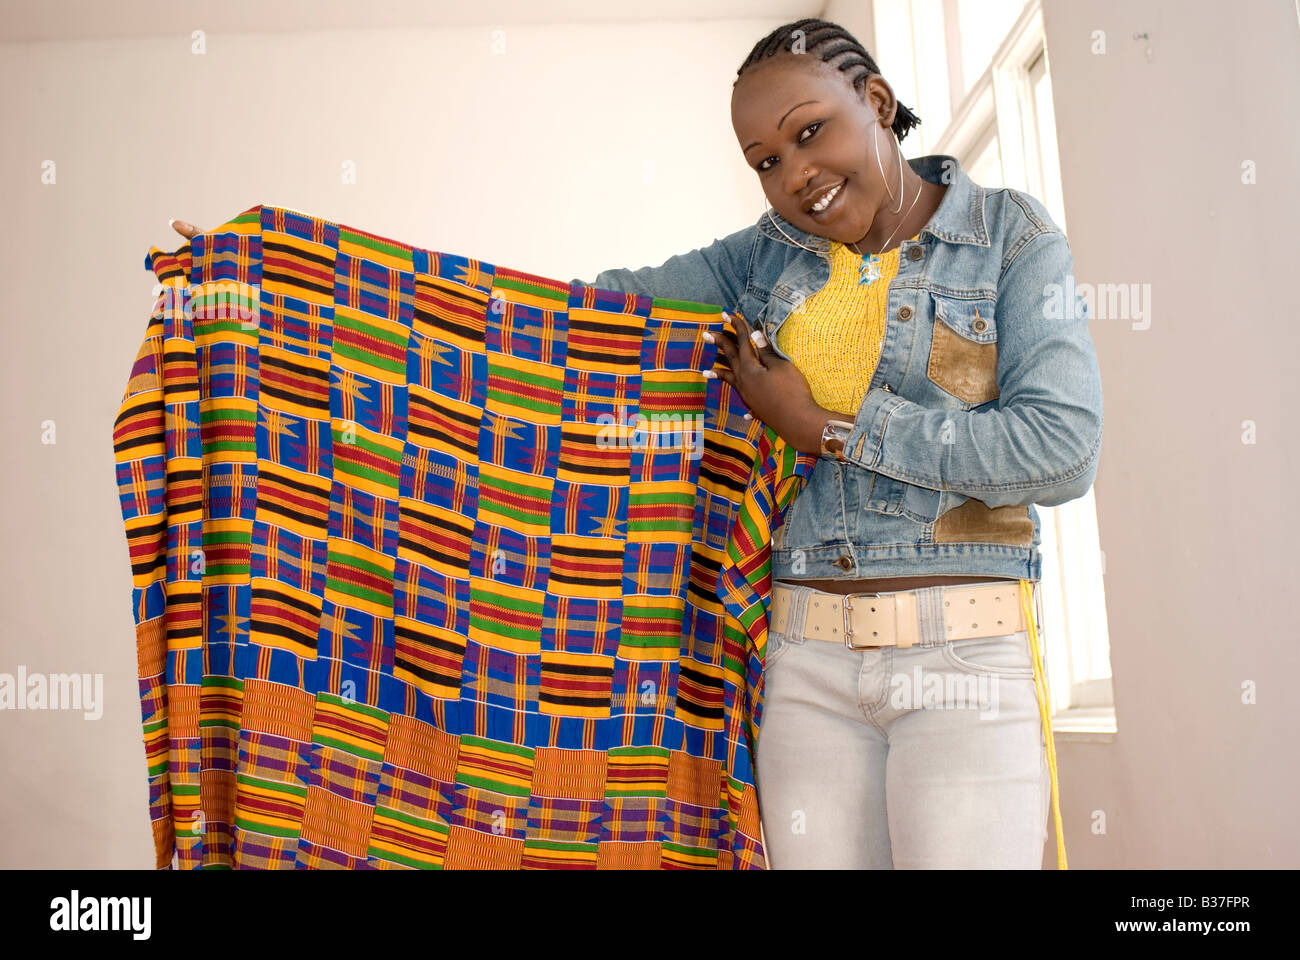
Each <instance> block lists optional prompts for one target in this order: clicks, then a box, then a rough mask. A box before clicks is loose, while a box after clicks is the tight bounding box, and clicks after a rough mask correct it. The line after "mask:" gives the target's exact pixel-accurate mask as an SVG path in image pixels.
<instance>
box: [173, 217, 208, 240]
mask: <svg viewBox="0 0 1300 960" xmlns="http://www.w3.org/2000/svg"><path fill="white" fill-rule="evenodd" d="M171 225H172V229H173V230H175V231H176V232H177V233H179V234H180V235H181V236H182V237H184V238H185V239H186V240H193V239H194V238H195V237H197V236H198V235H199V234H200V233H202V232H203V231H202V230H200V229H199V228H198V227H196V226H194V224H192V223H186V222H185V221H184V220H173V221H172V222H171Z"/></svg>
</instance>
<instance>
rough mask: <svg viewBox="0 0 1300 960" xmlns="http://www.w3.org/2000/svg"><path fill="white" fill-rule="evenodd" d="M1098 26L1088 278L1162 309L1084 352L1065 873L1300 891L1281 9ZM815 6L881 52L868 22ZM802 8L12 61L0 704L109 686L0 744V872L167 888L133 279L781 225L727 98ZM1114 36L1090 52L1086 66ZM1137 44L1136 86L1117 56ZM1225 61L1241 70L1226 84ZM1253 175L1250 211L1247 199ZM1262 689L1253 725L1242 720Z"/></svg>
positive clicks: (1092, 22) (625, 253)
mask: <svg viewBox="0 0 1300 960" xmlns="http://www.w3.org/2000/svg"><path fill="white" fill-rule="evenodd" d="M791 6H794V7H796V8H797V7H798V5H797V4H795V5H791ZM1083 6H1084V5H1079V4H1074V3H1070V2H1064V0H1048V2H1047V4H1046V17H1047V25H1048V30H1049V44H1050V49H1051V58H1052V63H1051V66H1052V72H1053V78H1054V82H1055V85H1056V111H1057V121H1058V127H1059V130H1060V139H1061V157H1062V167H1063V171H1062V173H1063V178H1064V186H1065V192H1066V211H1067V217H1068V222H1069V226H1070V236H1071V243H1072V246H1073V248H1074V250H1075V256H1076V261H1077V264H1078V275H1079V278H1080V280H1087V281H1091V282H1121V281H1122V282H1139V283H1151V284H1152V287H1153V289H1154V295H1153V302H1154V308H1155V309H1154V317H1153V322H1152V325H1151V327H1150V329H1149V330H1146V331H1140V332H1139V331H1132V330H1130V329H1128V327H1127V325H1126V324H1124V323H1109V324H1095V325H1094V337H1095V339H1096V342H1097V345H1098V351H1099V353H1100V355H1101V366H1102V374H1103V378H1104V380H1105V395H1106V406H1107V423H1106V427H1107V432H1106V438H1105V441H1104V445H1103V453H1102V462H1101V468H1100V474H1099V477H1098V481H1097V485H1096V492H1097V503H1098V512H1099V514H1100V524H1101V537H1102V545H1103V547H1104V548H1105V550H1106V556H1107V578H1106V592H1107V598H1108V603H1109V610H1108V615H1109V618H1110V629H1111V648H1112V658H1113V661H1114V667H1115V691H1116V698H1117V706H1118V713H1119V735H1118V736H1117V738H1116V740H1115V742H1114V743H1112V744H1078V743H1062V744H1061V745H1060V750H1059V761H1060V765H1061V783H1062V792H1063V800H1064V806H1063V810H1062V813H1063V815H1064V816H1065V817H1066V820H1067V823H1068V827H1067V834H1066V836H1067V842H1068V845H1069V851H1070V857H1071V865H1072V866H1076V867H1090V866H1122V867H1129V866H1132V867H1152V866H1296V865H1300V849H1298V845H1297V832H1296V829H1295V828H1294V826H1293V825H1292V824H1291V815H1292V809H1293V807H1294V803H1293V802H1292V801H1290V800H1289V799H1288V798H1289V797H1293V796H1294V794H1295V792H1296V787H1297V784H1296V776H1295V769H1294V767H1295V765H1294V762H1293V757H1294V743H1295V734H1296V723H1295V720H1294V719H1293V717H1294V713H1293V711H1291V710H1290V709H1288V707H1289V704H1287V699H1288V693H1289V691H1287V690H1286V689H1285V688H1284V687H1283V686H1282V682H1283V680H1284V678H1285V677H1287V676H1294V675H1296V674H1297V671H1296V669H1295V668H1296V667H1297V666H1298V664H1297V654H1296V650H1295V645H1294V644H1295V639H1296V630H1295V627H1294V626H1293V625H1292V624H1291V623H1290V622H1289V621H1284V620H1283V617H1282V613H1281V609H1282V608H1281V605H1280V603H1279V599H1280V598H1281V596H1282V595H1283V592H1284V591H1285V589H1286V587H1287V586H1288V584H1287V582H1286V581H1287V575H1288V574H1289V573H1291V572H1292V568H1291V567H1290V566H1288V559H1289V551H1288V549H1287V547H1288V545H1289V543H1290V542H1291V541H1294V539H1295V534H1296V529H1295V510H1294V508H1293V507H1291V506H1290V503H1291V501H1290V498H1288V497H1286V496H1285V493H1286V491H1284V490H1283V489H1282V484H1281V477H1282V476H1283V474H1284V472H1288V473H1290V474H1294V472H1295V470H1294V468H1295V466H1296V464H1295V457H1294V446H1293V444H1289V443H1288V441H1291V440H1293V438H1294V435H1295V430H1294V428H1293V426H1292V425H1291V424H1290V423H1289V422H1288V420H1287V419H1286V414H1287V413H1289V411H1290V410H1291V409H1293V408H1295V406H1296V399H1297V398H1296V396H1295V387H1294V380H1293V379H1288V378H1285V377H1284V376H1283V371H1282V365H1283V364H1284V363H1289V364H1291V365H1292V366H1293V365H1294V360H1293V358H1294V355H1295V347H1296V342H1295V341H1296V338H1295V334H1294V333H1293V330H1294V326H1293V323H1292V318H1291V314H1292V313H1293V312H1294V311H1293V310H1292V309H1291V308H1290V307H1289V306H1288V301H1289V298H1288V297H1287V296H1286V295H1285V294H1283V295H1282V296H1281V297H1278V296H1275V295H1274V294H1273V293H1272V291H1271V290H1269V289H1268V287H1267V285H1266V282H1265V281H1266V279H1271V278H1274V277H1281V278H1288V277H1289V273H1288V269H1289V267H1290V263H1289V260H1290V259H1291V258H1292V256H1293V254H1294V242H1293V241H1290V240H1289V239H1288V238H1289V233H1288V231H1287V227H1286V225H1287V223H1288V222H1289V221H1291V220H1295V219H1297V214H1300V210H1297V202H1296V193H1295V190H1294V187H1293V186H1292V187H1291V188H1290V189H1288V186H1287V181H1286V180H1285V179H1284V178H1285V177H1287V176H1288V175H1289V174H1291V172H1292V171H1294V170H1295V169H1296V168H1297V163H1296V159H1297V149H1296V148H1297V143H1296V139H1295V138H1296V133H1295V124H1294V117H1295V116H1296V115H1297V110H1296V107H1297V104H1296V91H1297V89H1300V85H1298V84H1297V83H1296V80H1297V76H1296V74H1297V56H1296V49H1297V48H1296V44H1295V36H1296V23H1295V15H1294V11H1293V10H1292V8H1291V6H1290V5H1289V4H1282V3H1278V4H1268V3H1265V2H1263V0H1252V2H1250V3H1246V4H1233V5H1231V7H1230V9H1232V10H1233V11H1234V16H1238V17H1239V16H1241V14H1239V13H1237V11H1239V10H1240V9H1241V8H1243V7H1247V8H1251V10H1250V11H1249V18H1248V19H1246V20H1245V21H1242V20H1240V19H1232V18H1230V17H1228V16H1227V15H1226V14H1225V10H1227V9H1229V7H1228V6H1227V5H1221V4H1212V3H1208V2H1184V3H1179V4H1176V5H1175V4H1173V3H1172V2H1170V3H1163V4H1162V3H1155V2H1150V0H1147V2H1120V0H1106V2H1097V3H1092V4H1089V5H1087V8H1086V9H1084V8H1083ZM1175 7H1176V8H1177V15H1175V13H1173V12H1171V11H1172V10H1173V9H1174V8H1175ZM826 11H827V12H826V15H827V16H828V17H830V18H831V19H837V20H839V21H840V22H842V23H845V24H846V25H848V26H850V27H851V28H853V29H856V30H857V31H858V33H859V36H860V37H861V38H862V39H863V40H864V42H867V43H870V40H869V29H867V27H866V24H867V22H869V21H868V17H867V16H866V14H868V13H869V8H868V6H867V5H866V4H865V3H862V4H856V3H832V4H830V5H829V6H828V7H827V8H826ZM816 12H817V11H816V10H815V9H814V10H800V9H794V10H792V11H791V12H790V14H789V15H782V16H780V17H776V18H773V19H770V20H762V21H731V22H725V21H702V22H693V23H686V22H675V23H638V24H635V25H618V24H599V23H583V24H576V25H566V26H545V25H537V24H534V25H530V26H519V27H510V26H508V25H507V26H506V27H505V29H506V36H505V42H506V53H505V54H504V55H494V54H492V53H490V51H489V43H490V41H491V37H490V35H489V29H490V27H489V26H486V25H485V26H461V27H457V28H456V29H447V30H439V29H434V28H429V27H427V26H421V27H420V28H419V29H415V28H408V29H389V30H381V31H356V32H349V31H342V30H339V31H333V32H325V33H295V32H278V33H267V34H255V33H232V32H210V33H209V34H208V35H207V53H206V54H204V55H202V56H196V55H194V54H192V53H191V52H190V44H191V41H190V38H189V35H188V28H185V29H183V30H181V31H180V32H178V33H175V34H171V35H165V36H156V35H155V36H143V35H142V36H138V37H131V36H115V37H113V38H112V39H109V40H96V39H77V40H66V41H64V40H54V41H40V42H30V41H21V42H10V43H4V44H0V84H2V86H0V89H3V90H5V91H6V95H5V97H4V98H3V99H2V100H0V120H2V121H3V130H4V135H3V137H0V141H2V142H3V145H2V146H0V197H3V203H2V206H0V209H3V212H4V215H5V216H6V218H7V219H8V221H9V229H7V230H5V231H3V233H0V264H3V265H4V267H3V269H4V271H5V281H6V282H5V283H4V284H3V285H2V286H0V316H3V318H4V319H3V324H4V332H5V335H6V347H7V349H6V350H5V353H4V361H3V362H4V374H5V375H4V377H3V381H2V382H0V391H2V393H0V398H2V399H3V403H4V410H5V411H6V413H7V416H6V423H7V426H8V431H9V433H8V441H7V444H6V453H7V462H6V464H5V467H4V469H3V470H0V503H3V504H4V505H5V508H4V510H3V513H0V517H2V520H0V523H2V524H3V526H0V536H2V537H3V541H4V543H5V544H6V545H7V548H8V549H7V550H6V551H5V558H6V559H5V560H4V561H3V563H4V566H3V570H2V571H0V599H2V600H3V607H4V611H5V616H4V618H3V621H0V623H2V624H3V625H2V626H0V672H11V673H12V672H14V671H15V670H16V669H17V667H18V666H19V665H20V664H21V665H24V666H25V667H26V669H27V670H28V671H32V672H43V673H58V672H86V673H100V674H103V677H104V698H105V707H104V713H103V717H102V718H101V719H99V720H93V721H92V720H85V719H82V717H81V715H80V714H74V713H70V712H56V711H44V712H9V711H5V712H2V713H0V762H2V764H3V766H2V767H0V769H3V771H4V774H5V777H6V787H7V789H5V790H4V791H0V823H2V824H3V826H4V830H3V839H0V866H50V867H71V866H88V867H139V868H146V867H148V866H151V864H152V844H151V841H150V836H149V827H148V820H147V813H146V809H145V804H146V799H147V798H146V790H145V769H144V756H143V747H142V745H141V730H140V715H139V699H138V694H137V690H136V681H135V676H136V665H135V660H134V637H133V632H132V628H131V623H132V620H131V611H130V578H129V573H128V567H127V557H126V545H125V539H124V536H123V532H122V524H121V518H120V512H119V507H118V502H117V498H116V491H115V486H114V480H113V460H112V446H111V432H112V420H113V417H114V415H115V413H116V411H117V406H118V402H119V400H120V398H121V393H122V390H123V388H124V387H125V384H126V378H127V374H128V372H129V369H130V364H131V361H132V359H133V357H134V355H135V351H136V348H137V346H138V344H139V342H140V339H141V337H142V336H143V332H144V326H145V322H146V320H147V317H148V313H149V310H150V307H151V305H152V298H151V296H150V288H151V275H150V274H148V273H146V272H145V271H144V269H143V258H144V255H145V253H146V252H147V250H148V248H149V247H150V246H151V245H159V246H162V247H164V248H165V249H172V248H174V247H176V246H178V245H179V243H180V241H179V238H178V237H176V236H175V235H174V234H172V233H171V231H170V230H169V229H168V227H167V218H168V217H171V216H179V217H186V218H189V219H192V220H194V221H195V222H197V223H198V224H200V225H201V226H212V225H215V224H216V223H218V222H219V221H221V220H224V219H226V218H228V217H230V216H232V215H234V214H236V213H238V212H239V211H241V210H243V209H245V208H246V207H249V206H251V205H253V204H256V203H259V202H266V203H274V204H281V205H285V206H290V207H295V208H299V209H303V210H306V211H308V212H311V213H313V214H317V215H320V216H324V217H328V218H330V219H333V220H335V221H340V222H343V223H348V224H352V225H355V226H359V227H362V228H364V229H368V230H372V231H375V232H379V233H382V234H385V235H387V236H390V237H394V238H396V239H400V240H405V241H410V242H416V243H422V244H425V245H427V246H429V247H432V248H434V249H441V250H446V251H453V252H457V253H462V254H466V255H470V256H478V257H481V258H484V259H487V260H491V261H497V262H501V263H505V264H509V265H511V266H516V267H521V268H525V269H530V270H532V271H533V272H536V273H540V274H543V275H549V276H554V277H559V278H568V277H571V276H593V275H594V274H595V273H596V272H597V271H598V270H600V269H603V268H606V267H611V266H641V265H643V264H646V263H658V262H660V261H661V260H662V259H664V258H665V257H667V256H668V255H670V254H672V253H676V252H680V251H682V250H686V249H690V248H692V247H695V246H699V245H702V244H704V243H707V242H709V241H710V240H711V239H713V238H714V237H715V236H721V235H723V234H725V233H728V232H730V231H732V230H735V229H737V228H738V227H739V226H741V225H744V224H747V223H751V222H753V220H754V219H755V218H756V217H757V215H758V214H759V213H760V212H761V211H762V209H763V201H762V195H761V192H760V190H759V187H758V184H757V182H756V180H755V179H754V178H753V176H752V174H750V173H749V172H748V170H747V168H746V167H745V166H744V164H743V161H742V160H741V158H740V155H739V151H738V149H737V146H736V142H735V138H734V136H733V134H732V132H731V128H730V120H729V111H728V104H729V98H730V90H731V82H732V79H733V78H734V75H735V69H736V66H737V65H738V64H739V62H740V61H741V60H742V59H743V57H744V56H745V55H746V53H747V52H748V50H749V47H750V46H751V45H752V43H753V42H754V41H755V40H757V39H758V38H759V37H760V36H762V34H763V33H765V32H766V31H767V30H769V29H770V28H771V27H773V26H776V25H777V24H778V23H781V22H783V21H784V20H786V19H793V18H795V17H798V16H803V15H813V14H815V13H816ZM251 22H252V23H256V20H253V21H251ZM413 22H414V21H413ZM147 25H148V24H146V23H145V22H143V21H142V23H141V27H142V28H143V27H145V26H147ZM201 26H202V24H196V25H195V27H196V28H198V27H201ZM1094 29H1104V30H1106V31H1107V34H1108V37H1109V43H1110V53H1108V55H1107V56H1105V57H1093V56H1092V55H1090V54H1089V53H1088V44H1089V42H1090V39H1089V34H1090V33H1091V31H1092V30H1094ZM1141 30H1149V31H1150V32H1151V33H1152V36H1153V41H1154V47H1155V50H1154V61H1153V63H1152V64H1149V65H1148V64H1147V63H1146V62H1145V60H1144V59H1143V58H1142V57H1141V54H1140V49H1139V47H1138V45H1136V44H1133V43H1132V41H1131V40H1129V39H1128V38H1129V37H1130V36H1131V34H1132V33H1133V32H1134V31H1141ZM47 32H48V31H47ZM140 32H141V33H142V34H143V33H145V32H148V31H146V30H144V29H142V30H141V31H140ZM35 35H41V34H40V33H39V31H38V32H37V33H36V34H35ZM56 35H57V34H56ZM873 52H874V51H873ZM1218 63H1225V64H1231V65H1232V66H1231V67H1230V68H1229V69H1228V70H1227V72H1225V73H1223V74H1222V75H1217V76H1216V74H1214V73H1212V72H1211V70H1212V69H1213V65H1214V64H1218ZM271 64H278V66H274V65H271ZM218 78H219V79H220V81H221V82H220V84H218V83H217V82H216V81H217V80H218ZM268 81H270V82H268ZM1252 158H1253V159H1255V160H1256V161H1257V163H1258V169H1259V183H1258V184H1257V185H1255V186H1251V187H1245V186H1241V185H1240V182H1239V177H1240V175H1239V166H1240V162H1241V160H1242V159H1252ZM45 160H54V161H55V162H56V164H57V167H56V171H57V182H56V183H55V184H54V185H43V184H42V183H41V165H42V162H43V161H45ZM345 160H352V161H355V163H356V170H357V181H358V182H357V183H356V184H355V185H344V184H342V183H341V182H340V174H341V170H342V166H341V165H342V163H343V161H345ZM1266 218H1267V219H1266ZM1269 228H1272V229H1269ZM1244 419H1253V420H1254V421H1255V422H1256V423H1257V424H1258V436H1259V442H1258V443H1257V444H1255V445H1253V446H1243V445H1242V444H1241V443H1240V440H1239V436H1240V432H1241V426H1240V424H1241V421H1242V420H1244ZM46 420H53V421H54V423H55V429H56V440H57V442H56V443H54V444H53V445H49V444H44V443H42V442H41V431H42V426H41V425H42V422H43V421H46ZM1288 467H1289V468H1291V469H1290V470H1289V471H1288V470H1287V468H1288ZM1221 600H1222V601H1228V602H1231V603H1241V604H1242V605H1243V609H1242V611H1240V612H1237V611H1235V610H1234V609H1233V608H1222V607H1216V606H1213V605H1212V604H1211V603H1210V601H1221ZM1238 618H1239V619H1238ZM1245 680H1254V681H1255V682H1256V683H1258V685H1259V703H1258V705H1255V706H1249V707H1247V706H1242V705H1241V704H1240V685H1241V683H1242V682H1243V681H1245ZM1094 810H1103V811H1105V812H1106V816H1107V826H1108V832H1107V833H1106V834H1105V835H1104V836H1098V837H1094V836H1092V835H1091V834H1090V833H1089V829H1088V825H1089V818H1090V815H1091V812H1092V811H1094ZM1045 863H1047V864H1049V865H1050V864H1053V863H1054V854H1053V852H1052V850H1051V849H1050V847H1049V849H1048V850H1047V851H1046V854H1045Z"/></svg>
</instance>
